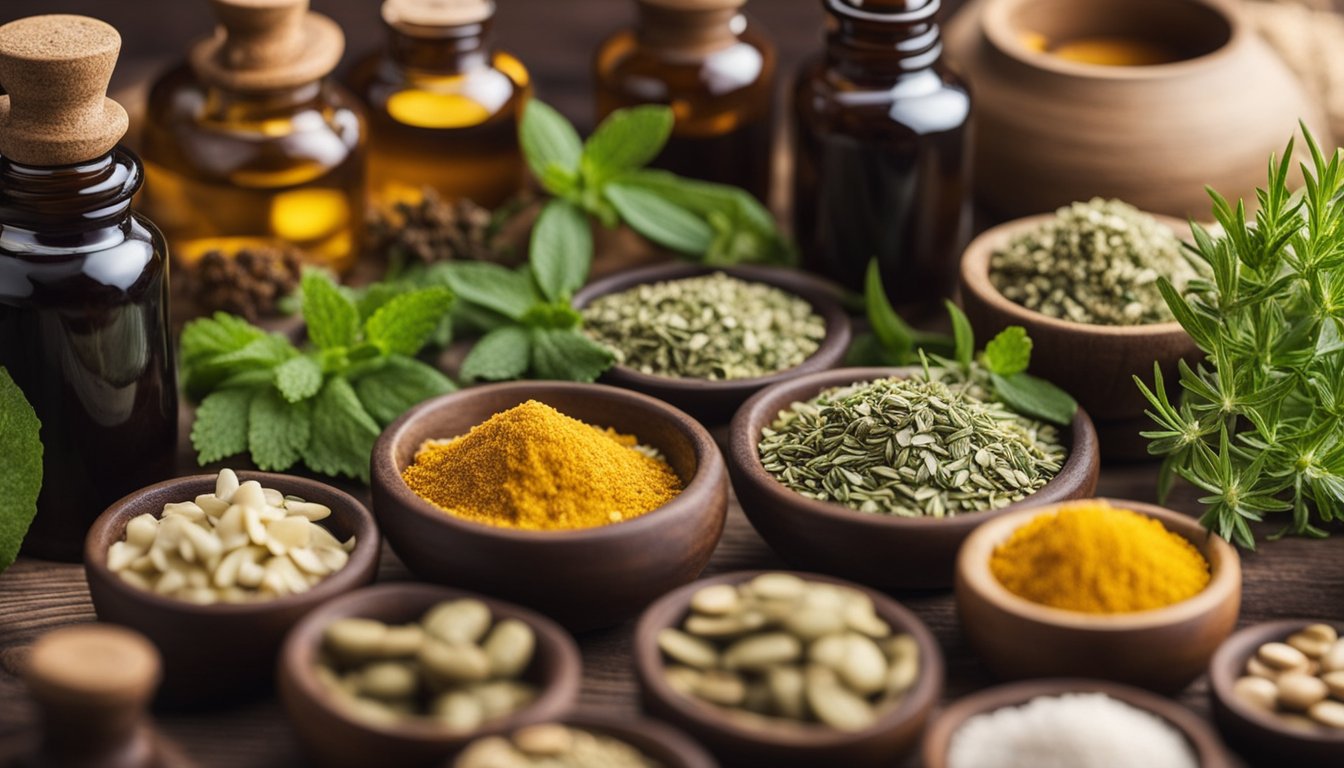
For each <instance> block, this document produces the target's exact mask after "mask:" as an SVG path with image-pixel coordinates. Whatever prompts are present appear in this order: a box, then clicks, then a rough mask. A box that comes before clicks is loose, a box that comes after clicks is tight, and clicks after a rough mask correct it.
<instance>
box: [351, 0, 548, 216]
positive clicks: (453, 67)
mask: <svg viewBox="0 0 1344 768" xmlns="http://www.w3.org/2000/svg"><path fill="white" fill-rule="evenodd" d="M494 11H495V4H494V3H493V2H488V1H487V0H461V2H458V3H456V4H444V3H443V2H438V1H437V0H385V2H384V3H383V21H384V23H385V24H386V25H387V28H388V35H389V37H388V46H387V50H386V51H385V52H380V53H376V54H374V55H372V56H370V57H368V58H367V59H365V60H364V61H362V62H360V64H359V65H358V66H356V67H355V69H354V70H353V72H352V73H351V75H350V80H349V82H350V87H351V89H352V90H354V91H355V93H357V94H359V96H360V97H361V98H362V99H363V100H364V102H365V104H367V105H368V113H369V139H370V144H369V190H370V192H371V196H372V199H373V200H374V202H375V204H377V205H380V206H384V207H386V206H389V205H391V204H392V203H396V202H412V203H413V202H416V201H418V200H419V199H420V197H421V190H422V189H424V188H425V187H432V188H434V189H435V190H436V191H437V192H438V193H439V194H440V195H442V196H443V197H444V198H446V199H449V200H457V199H460V198H469V199H471V200H473V201H475V202H477V203H480V204H481V205H484V206H487V207H494V206H497V205H499V204H501V203H503V202H505V201H506V200H508V199H509V198H511V197H513V196H514V195H516V194H517V193H518V191H519V190H520V189H521V188H522V185H523V178H524V177H523V168H524V165H523V156H522V151H521V150H520V149H519V146H518V120H519V118H520V116H521V114H522V108H523V105H524V103H525V102H526V100H527V97H528V95H529V93H530V88H531V86H530V83H529V79H528V74H527V69H526V68H524V67H523V64H522V62H520V61H519V60H518V59H516V58H514V57H513V56H512V55H510V54H508V53H505V52H503V51H498V50H495V49H494V48H493V47H492V45H491V32H490V28H491V17H492V16H493V15H494Z"/></svg>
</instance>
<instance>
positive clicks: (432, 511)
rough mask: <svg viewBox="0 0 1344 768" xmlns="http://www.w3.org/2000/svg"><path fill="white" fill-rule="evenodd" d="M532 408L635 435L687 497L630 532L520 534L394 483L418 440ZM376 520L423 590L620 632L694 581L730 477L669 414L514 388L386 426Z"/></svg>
mask: <svg viewBox="0 0 1344 768" xmlns="http://www.w3.org/2000/svg"><path fill="white" fill-rule="evenodd" d="M528 400H539V401H541V402H543V403H546V404H547V405H550V406H552V407H554V408H556V409H557V410H559V411H560V412H561V413H564V414H566V415H569V416H572V417H574V418H576V419H580V420H582V421H585V422H588V423H589V424H594V425H598V426H602V427H613V428H615V429H616V430H617V431H619V432H623V433H626V434H633V435H637V436H638V437H639V440H640V441H641V442H642V443H645V444H647V445H651V446H653V447H655V448H657V449H658V450H660V451H661V452H662V453H663V456H664V457H666V458H667V461H668V463H669V464H671V465H672V468H673V469H674V470H675V471H676V473H677V474H678V475H679V476H680V477H681V479H682V482H683V483H685V485H686V487H685V489H684V490H683V491H682V492H681V493H680V494H679V495H678V496H677V497H676V498H674V499H672V500H671V501H669V502H668V503H666V504H664V505H663V506H661V507H659V508H658V509H655V510H653V511H651V512H649V513H647V514H644V515H641V516H640V517H637V518H635V519H633V520H629V521H626V522H622V523H616V524H613V525H606V526H602V527H599V528H588V529H584V530H577V531H522V530H515V529H512V528H503V527H498V526H493V525H486V524H483V523H476V522H472V521H469V520H464V519H462V518H459V517H456V516H454V515H451V514H448V513H447V512H444V511H443V510H442V509H439V508H438V507H436V506H434V505H433V504H431V503H430V502H428V501H426V500H424V499H422V498H421V497H420V496H418V495H416V493H415V492H414V491H412V490H411V489H410V488H409V487H407V485H406V483H405V482H404V481H403V480H402V478H401V473H402V471H403V470H404V469H405V468H406V467H407V466H409V465H410V463H411V461H412V460H413V459H414V457H415V452H416V450H418V449H419V447H420V445H421V444H422V443H423V442H424V441H425V440H429V439H441V438H448V437H455V436H457V435H462V434H465V433H466V432H467V431H468V430H470V429H471V428H472V427H474V426H476V425H477V424H480V423H481V422H483V421H485V420H486V419H488V418H490V417H491V416H492V415H494V414H496V413H499V412H501V411H505V410H508V409H509V408H512V407H514V406H515V405H518V404H520V403H523V402H526V401H528ZM373 508H374V512H375V514H376V515H377V517H378V523H379V525H380V526H381V527H382V531H383V535H385V536H386V537H387V540H388V543H390V544H391V545H392V548H393V550H395V551H396V553H397V555H398V556H399V557H400V558H401V560H402V562H404V563H405V564H406V567H407V568H410V569H411V571H412V572H413V573H414V574H415V575H416V576H418V577H419V578H421V579H424V580H426V581H432V582H437V583H441V584H450V585H453V586H461V587H464V588H468V589H474V590H477V591H480V592H487V593H489V594H491V595H497V596H499V597H501V598H504V599H507V600H512V601H514V602H517V603H522V604H523V605H527V606H531V607H533V608H535V609H537V610H539V611H541V612H542V613H545V614H547V615H549V616H551V617H552V618H555V619H556V620H557V621H559V622H560V623H562V624H564V625H565V626H567V627H569V628H570V629H573V630H575V631H581V630H587V629H594V628H597V627H605V626H611V625H613V624H616V623H618V622H620V621H621V620H623V619H625V618H627V617H629V616H632V615H634V614H635V613H638V612H639V610H640V609H641V608H643V607H644V606H645V605H647V604H648V603H649V602H650V601H652V600H653V599H655V598H657V597H658V596H659V595H662V594H663V593H665V592H667V591H668V590H671V589H674V588H676V587H678V586H681V585H682V584H685V583H686V582H688V581H691V580H692V579H694V578H695V577H696V576H698V575H700V571H701V570H703V569H704V567H705V564H706V563H707V562H709V556H710V554H711V553H712V552H713V551H714V547H715V545H716V544H717V543H718V541H719V536H720V534H722V533H723V522H724V515H725V514H727V509H728V477H727V474H726V473H725V471H724V464H723V456H722V455H721V454H720V453H719V449H718V447H717V446H715V444H714V441H713V439H711V438H710V436H709V433H708V432H706V431H705V428H704V427H702V426H700V424H699V423H697V422H696V421H695V420H694V419H692V418H691V417H690V416H687V415H686V414H684V413H682V412H681V411H679V410H677V409H675V408H673V407H672V406H670V405H667V404H666V403H662V402H659V401H658V400H655V399H653V398H651V397H649V396H647V395H641V394H639V393H637V392H629V391H627V390H623V389H617V388H615V387H608V386H603V385H600V384H575V383H571V382H554V381H520V382H511V383H507V384H491V385H487V386H482V387H473V388H471V389H466V390H462V391H461V392H455V393H452V394H448V395H443V396H441V397H437V398H435V399H433V400H429V401H427V402H424V403H422V404H420V405H418V406H416V407H415V408H412V409H411V410H410V411H407V412H406V414H405V415H403V416H402V417H401V418H400V419H397V420H396V421H395V422H393V423H392V424H391V425H390V426H389V427H388V428H387V429H386V430H384V431H383V434H382V436H381V437H380V438H379V439H378V442H377V444H376V445H375V446H374V449H373Z"/></svg>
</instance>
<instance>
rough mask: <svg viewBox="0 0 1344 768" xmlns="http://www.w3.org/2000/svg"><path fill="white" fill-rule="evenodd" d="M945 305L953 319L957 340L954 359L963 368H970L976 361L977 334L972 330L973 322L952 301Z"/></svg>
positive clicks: (954, 333) (953, 334) (953, 336)
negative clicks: (972, 362)
mask: <svg viewBox="0 0 1344 768" xmlns="http://www.w3.org/2000/svg"><path fill="white" fill-rule="evenodd" d="M944 303H945V304H946V305H947V314H948V316H949V317H951V318H952V338H953V339H955V340H956V351H955V352H954V353H953V357H954V358H955V359H956V361H957V362H958V363H960V364H961V367H962V368H970V367H971V361H973V360H974V359H975V332H974V331H972V330H971V321H970V320H969V319H967V317H966V313H965V312H962V311H961V308H960V307H958V306H957V305H956V304H953V303H952V301H951V300H947V301H945V302H944Z"/></svg>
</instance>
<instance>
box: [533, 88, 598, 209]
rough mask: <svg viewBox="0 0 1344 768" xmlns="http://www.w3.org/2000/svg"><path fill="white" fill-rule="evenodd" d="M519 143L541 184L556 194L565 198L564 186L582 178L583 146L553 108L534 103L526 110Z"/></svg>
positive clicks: (576, 135)
mask: <svg viewBox="0 0 1344 768" xmlns="http://www.w3.org/2000/svg"><path fill="white" fill-rule="evenodd" d="M518 140H519V143H521V144H522V146H523V156H524V157H526V158H527V164H528V166H529V167H531V168H532V173H533V175H535V176H536V177H537V180H538V181H540V182H541V183H542V184H543V185H544V186H545V187H546V189H547V190H549V191H550V192H551V193H552V194H564V191H563V186H564V184H565V183H572V182H567V181H566V180H570V179H573V177H574V176H577V175H578V172H579V158H580V157H581V156H582V155H583V143H582V142H581V141H580V140H579V134H578V131H575V130H574V126H573V125H570V123H569V121H568V120H566V119H565V118H564V116H563V115H561V114H560V113H559V112H557V111H555V109H554V108H553V107H551V106H549V105H547V104H545V103H543V102H541V101H539V100H537V99H531V100H529V101H528V102H527V106H526V107H524V108H523V120H522V123H521V124H520V125H519V126H518Z"/></svg>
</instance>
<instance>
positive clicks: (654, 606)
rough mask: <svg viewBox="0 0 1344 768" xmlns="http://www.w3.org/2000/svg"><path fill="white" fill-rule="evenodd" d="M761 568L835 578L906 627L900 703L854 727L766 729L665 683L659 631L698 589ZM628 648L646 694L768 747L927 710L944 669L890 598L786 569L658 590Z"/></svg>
mask: <svg viewBox="0 0 1344 768" xmlns="http://www.w3.org/2000/svg"><path fill="white" fill-rule="evenodd" d="M766 573H785V574H789V575H792V576H797V577H799V578H801V579H803V580H805V581H814V582H822V583H826V584H836V585H840V586H844V587H849V588H851V589H856V590H858V591H860V592H863V593H864V594H866V595H868V597H869V598H871V599H872V601H873V605H874V607H875V608H876V609H877V615H878V616H880V617H882V618H883V619H884V620H886V621H887V623H888V624H890V625H891V627H892V629H893V631H895V632H903V633H907V634H909V635H910V636H911V637H913V638H914V639H915V643H916V645H917V646H918V647H919V659H920V670H919V678H918V680H917V681H916V682H915V684H914V686H913V687H912V688H911V689H910V690H909V691H908V692H907V693H906V694H905V696H904V697H903V698H902V699H901V701H900V703H898V704H897V705H896V706H894V707H888V708H887V709H886V710H885V711H883V712H881V713H880V714H879V716H878V718H877V719H876V720H875V721H874V722H873V723H872V724H871V725H869V726H868V727H867V728H863V729H861V730H858V731H842V730H838V729H835V728H828V727H826V726H822V725H813V724H798V725H792V724H790V725H786V726H782V727H780V728H778V729H774V728H770V729H766V728H752V727H750V726H744V725H740V724H738V723H737V722H735V721H733V720H732V719H731V718H728V717H725V716H724V713H723V711H722V710H720V709H718V708H716V707H713V706H712V705H710V704H705V703H701V702H699V701H697V700H695V699H692V698H690V697H688V696H685V695H683V694H680V693H677V692H676V691H674V690H673V689H672V687H671V686H670V685H668V683H667V679H666V677H665V676H664V675H662V674H660V670H661V668H662V667H663V666H664V664H663V659H662V653H661V651H660V650H659V648H658V640H657V636H658V632H659V631H660V630H663V629H666V628H668V627H672V626H674V625H675V624H676V622H677V620H678V619H679V618H680V617H682V616H684V615H685V614H686V612H687V611H688V610H689V608H690V602H691V597H692V596H693V595H694V594H695V593H696V592H697V591H699V590H700V589H702V588H704V587H709V586H714V585H717V584H741V583H742V582H745V581H747V580H749V579H751V578H753V577H755V576H759V575H761V574H766ZM662 614H668V615H670V616H671V617H672V620H671V622H663V621H660V619H661V618H662ZM630 651H631V656H632V658H633V660H634V666H635V678H636V681H637V682H638V684H639V688H640V690H641V692H642V693H643V694H644V695H645V696H651V697H653V698H654V699H656V700H657V701H658V702H659V703H660V704H661V705H663V706H666V707H669V708H670V709H672V710H674V711H675V712H676V713H677V715H678V716H679V717H682V718H685V719H687V720H689V721H691V722H693V723H695V725H696V727H697V728H702V729H705V730H707V731H711V732H713V733H716V734H721V735H725V736H728V737H731V738H732V739H734V740H739V741H743V742H746V743H749V744H752V745H756V746H762V747H767V748H779V747H787V748H803V749H834V748H839V747H843V746H847V745H850V744H854V743H857V742H863V741H868V740H870V739H873V738H876V737H878V736H881V735H882V734H884V733H886V732H888V731H891V730H894V729H896V728H899V727H901V726H903V725H905V724H907V723H909V722H910V721H912V720H914V719H916V718H919V717H921V714H923V716H927V713H928V712H929V711H930V710H931V709H932V707H933V706H934V705H935V704H936V703H937V701H938V697H939V696H941V695H942V690H943V683H944V678H945V675H946V666H945V665H946V662H945V661H944V659H943V654H942V648H941V647H940V646H939V645H938V641H937V640H936V639H935V638H934V636H933V633H932V632H931V631H930V630H929V628H928V625H926V624H925V623H924V621H923V620H922V619H920V618H919V616H918V615H916V614H915V613H914V612H913V611H911V610H910V609H909V608H906V607H905V606H904V605H902V604H901V603H900V602H898V601H897V600H896V599H895V598H893V597H890V596H889V595H886V594H885V593H883V592H880V591H878V590H876V589H873V588H871V587H866V586H864V585H862V584H859V583H857V582H853V581H848V580H846V579H841V578H837V577H834V576H827V575H825V574H820V573H810V572H807V571H797V570H789V569H762V570H745V571H730V572H728V573H720V574H716V575H714V576H708V577H706V578H703V579H697V580H696V581H693V582H691V583H690V584H686V585H683V586H681V587H679V588H677V589H676V590H674V591H672V592H669V593H667V594H666V595H663V596H662V597H660V598H658V600H656V601H654V602H653V603H651V604H649V606H648V607H647V608H645V609H644V612H643V613H641V614H640V616H639V620H638V622H637V623H636V624H635V629H634V633H633V636H632V638H631V643H630Z"/></svg>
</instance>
